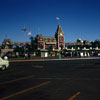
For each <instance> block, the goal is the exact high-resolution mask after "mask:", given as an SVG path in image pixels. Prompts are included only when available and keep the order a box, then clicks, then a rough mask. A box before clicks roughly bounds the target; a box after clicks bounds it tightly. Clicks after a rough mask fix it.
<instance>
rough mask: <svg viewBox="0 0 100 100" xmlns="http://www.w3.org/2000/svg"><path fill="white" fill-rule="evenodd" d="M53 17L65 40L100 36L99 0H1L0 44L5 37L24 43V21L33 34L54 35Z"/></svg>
mask: <svg viewBox="0 0 100 100" xmlns="http://www.w3.org/2000/svg"><path fill="white" fill-rule="evenodd" d="M56 17H60V24H61V27H62V29H63V31H64V35H65V42H75V41H76V39H77V38H81V39H82V40H89V41H94V40H96V39H100V0H0V44H1V43H2V41H3V40H4V39H5V38H10V39H11V41H13V42H18V41H19V42H24V32H23V31H22V30H21V29H23V28H24V24H25V26H26V28H27V29H30V30H31V31H32V36H36V35H37V34H42V35H43V36H52V37H53V36H54V35H55V32H56V29H57V24H58V23H57V20H56ZM6 36H7V37H6ZM27 41H29V36H28V35H27Z"/></svg>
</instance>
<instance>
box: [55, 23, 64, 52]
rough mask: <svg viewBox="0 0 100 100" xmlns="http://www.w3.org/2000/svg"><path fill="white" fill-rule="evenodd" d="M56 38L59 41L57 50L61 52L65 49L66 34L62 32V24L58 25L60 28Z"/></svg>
mask: <svg viewBox="0 0 100 100" xmlns="http://www.w3.org/2000/svg"><path fill="white" fill-rule="evenodd" d="M55 38H56V41H57V49H59V50H61V49H63V48H64V32H63V31H62V28H61V26H60V24H58V28H57V31H56V33H55Z"/></svg>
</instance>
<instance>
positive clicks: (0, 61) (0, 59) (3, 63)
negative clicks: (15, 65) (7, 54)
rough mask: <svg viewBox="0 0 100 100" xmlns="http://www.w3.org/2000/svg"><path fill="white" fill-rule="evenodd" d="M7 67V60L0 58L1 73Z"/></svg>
mask: <svg viewBox="0 0 100 100" xmlns="http://www.w3.org/2000/svg"><path fill="white" fill-rule="evenodd" d="M8 66H9V61H8V60H3V59H2V58H1V57H0V69H1V70H2V71H3V70H5V69H7V68H8Z"/></svg>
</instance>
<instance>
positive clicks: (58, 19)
mask: <svg viewBox="0 0 100 100" xmlns="http://www.w3.org/2000/svg"><path fill="white" fill-rule="evenodd" d="M56 20H57V23H58V25H59V24H60V18H59V17H56Z"/></svg>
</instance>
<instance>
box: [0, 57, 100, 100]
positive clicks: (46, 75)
mask: <svg viewBox="0 0 100 100" xmlns="http://www.w3.org/2000/svg"><path fill="white" fill-rule="evenodd" d="M99 88H100V59H92V60H89V59H88V60H52V61H41V60H37V61H36V60H35V61H17V62H10V66H9V68H8V69H7V70H5V71H0V100H100V96H99V95H100V92H99Z"/></svg>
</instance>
